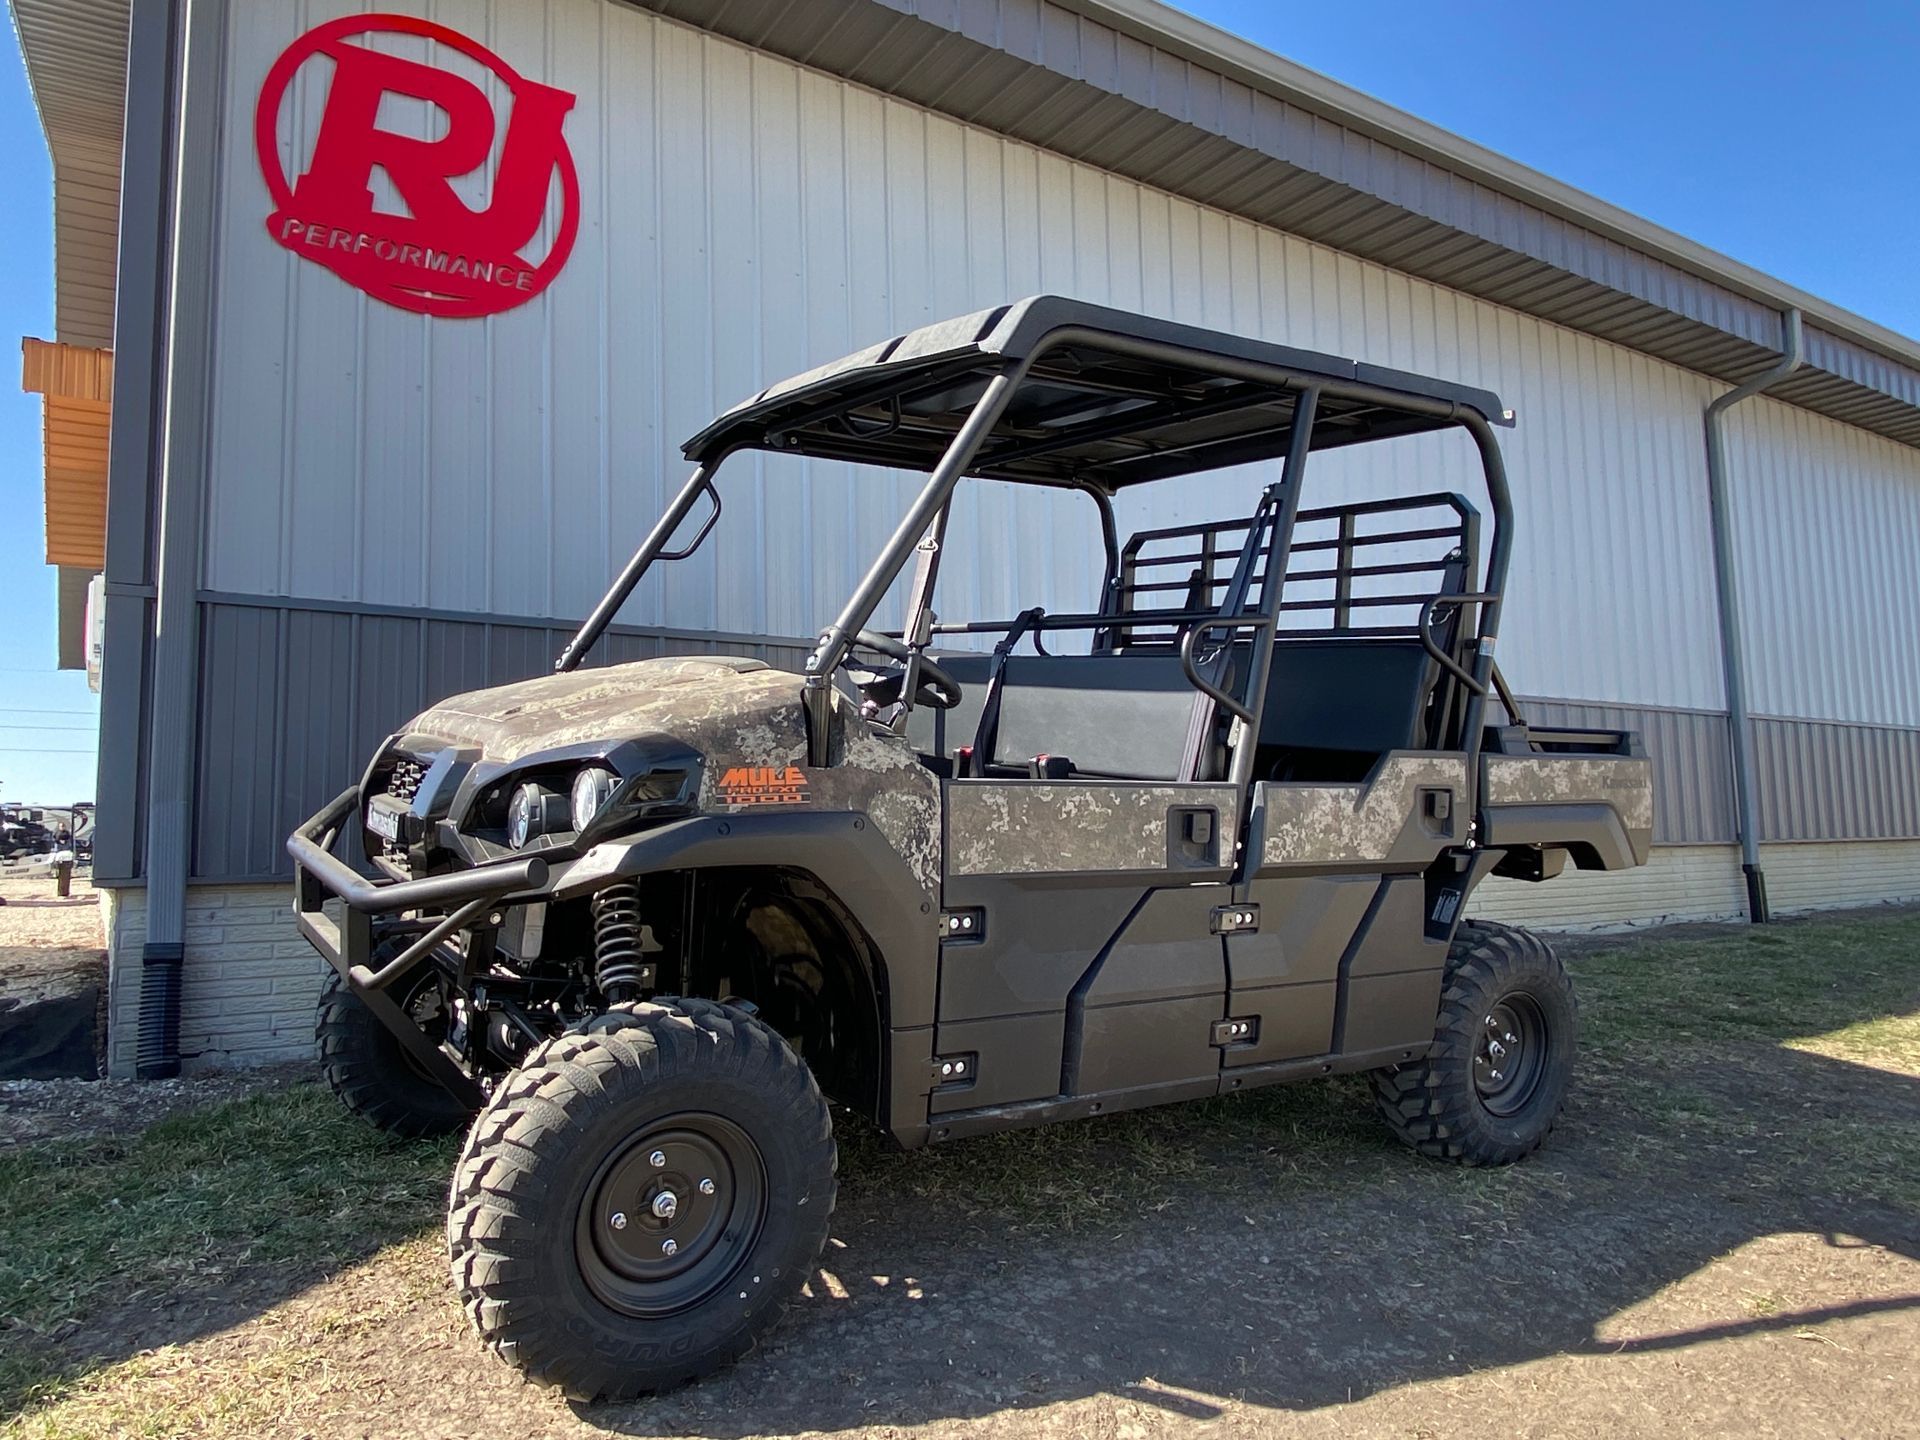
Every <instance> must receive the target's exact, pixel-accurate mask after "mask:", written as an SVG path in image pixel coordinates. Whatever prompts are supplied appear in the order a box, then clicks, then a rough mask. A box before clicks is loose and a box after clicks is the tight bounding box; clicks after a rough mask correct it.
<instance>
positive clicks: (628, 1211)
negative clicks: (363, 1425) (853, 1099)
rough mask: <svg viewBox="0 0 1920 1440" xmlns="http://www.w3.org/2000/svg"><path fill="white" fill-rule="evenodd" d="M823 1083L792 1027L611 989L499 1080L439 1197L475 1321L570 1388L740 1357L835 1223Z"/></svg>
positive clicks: (699, 1368)
mask: <svg viewBox="0 0 1920 1440" xmlns="http://www.w3.org/2000/svg"><path fill="white" fill-rule="evenodd" d="M835 1164H836V1154H835V1150H834V1143H833V1129H832V1124H831V1121H830V1119H829V1117H828V1114H827V1106H826V1101H825V1100H824V1099H823V1098H822V1097H821V1094H820V1090H819V1087H818V1086H816V1085H815V1084H814V1081H813V1077H812V1075H811V1074H810V1073H809V1072H808V1070H807V1068H806V1066H805V1065H804V1064H803V1063H801V1061H800V1058H799V1057H798V1056H797V1055H795V1054H794V1053H793V1051H792V1050H791V1049H790V1048H788V1046H787V1044H786V1042H785V1041H783V1040H782V1039H781V1038H780V1036H779V1035H778V1034H777V1033H775V1032H774V1031H773V1030H771V1029H769V1028H768V1027H767V1026H766V1025H764V1024H763V1023H761V1022H760V1021H759V1020H757V1019H754V1018H752V1017H750V1016H748V1015H746V1014H745V1013H743V1012H741V1011H738V1010H733V1009H730V1008H728V1007H726V1006H721V1005H716V1004H714V1003H712V1002H711V1001H703V1000H660V1001H657V1002H651V1003H647V1004H639V1005H627V1006H619V1007H616V1008H615V1009H614V1010H612V1011H609V1012H608V1013H606V1014H604V1015H600V1016H598V1017H596V1018H595V1019H593V1020H592V1021H590V1022H589V1023H588V1024H587V1025H586V1026H584V1027H582V1028H580V1029H578V1030H575V1031H573V1032H570V1033H568V1034H566V1035H562V1036H560V1037H558V1038H557V1039H554V1040H550V1041H548V1042H547V1043H546V1044H544V1045H542V1046H541V1047H540V1048H539V1049H537V1050H535V1051H534V1052H533V1054H532V1055H530V1056H529V1057H528V1058H527V1060H526V1062H525V1063H524V1064H523V1065H522V1066H521V1067H520V1068H519V1069H518V1070H516V1071H515V1072H514V1073H513V1074H512V1075H510V1076H508V1077H507V1078H506V1079H505V1080H504V1081H503V1082H502V1083H501V1085H500V1086H499V1087H498V1088H497V1089H496V1090H495V1092H494V1095H493V1098H492V1099H491V1100H490V1101H489V1102H488V1104H487V1107H486V1109H484V1110H483V1111H481V1113H480V1118H479V1119H478V1120H477V1121H476V1122H475V1123H474V1126H473V1129H472V1130H471V1131H470V1132H469V1134H468V1136H467V1144H466V1149H465V1151H464V1153H463V1154H462V1155H461V1157H460V1163H459V1166H458V1168H457V1169H456V1171H455V1173H454V1180H453V1190H452V1194H451V1195H450V1197H449V1199H448V1209H447V1242H448V1251H449V1255H450V1258H451V1260H452V1266H453V1278H454V1283H455V1285H456V1286H457V1287H458V1288H459V1290H460V1294H461V1298H462V1300H463V1301H464V1303H465V1305H466V1309H467V1314H468V1316H469V1318H470V1319H471V1320H472V1322H473V1325H474V1328H475V1329H476V1330H477V1331H478V1332H479V1334H480V1337H481V1339H482V1340H484V1341H485V1342H486V1343H487V1345H488V1346H489V1347H491V1348H492V1349H493V1350H494V1352H495V1353H496V1354H498V1355H500V1356H501V1357H502V1358H503V1359H505V1360H507V1361H509V1362H510V1363H512V1364H513V1365H515V1366H517V1367H518V1368H519V1369H521V1370H522V1371H524V1372H525V1373H526V1374H527V1375H528V1376H529V1377H530V1378H532V1379H535V1380H538V1381H541V1382H543V1383H546V1384H550V1385H555V1386H558V1387H560V1388H561V1389H564V1390H565V1391H567V1392H568V1393H569V1394H571V1395H574V1396H576V1397H578V1398H581V1399H619V1398H626V1397H630V1396H633V1395H637V1394H642V1393H646V1392H651V1391H658V1390H664V1389H668V1388H670V1387H672V1386H674V1385H677V1384H680V1383H682V1382H684V1381H686V1380H690V1379H693V1378H695V1377H696V1376H699V1375H703V1374H706V1373H707V1372H709V1371H711V1370H714V1369H716V1368H718V1367H719V1366H721V1365H724V1364H726V1363H728V1362H729V1361H731V1360H734V1359H737V1358H738V1357H739V1356H740V1355H742V1354H744V1353H745V1352H746V1351H747V1350H748V1349H750V1348H752V1346H753V1344H754V1342H755V1340H756V1339H757V1338H758V1337H759V1336H760V1335H761V1334H762V1333H764V1332H765V1330H766V1329H767V1328H768V1327H769V1326H770V1325H772V1324H773V1323H774V1322H775V1321H776V1320H778V1319H779V1317H780V1315H781V1314H782V1313H783V1312H784V1311H785V1309H786V1307H787V1305H788V1304H789V1303H791V1301H792V1298H793V1296H794V1294H795V1293H796V1292H797V1291H798V1290H799V1288H800V1286H801V1285H802V1284H803V1283H805V1281H806V1278H807V1275H808V1274H809V1272H810V1271H811V1269H812V1266H813V1262H814V1260H815V1259H816V1258H817V1257H818V1256H819V1254H820V1250H821V1247H822V1246H823V1245H825V1243H826V1238H827V1224H828V1219H829V1217H830V1216H831V1214H832V1212H833V1202H834V1193H835V1182H834V1169H835Z"/></svg>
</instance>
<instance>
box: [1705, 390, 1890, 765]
mask: <svg viewBox="0 0 1920 1440" xmlns="http://www.w3.org/2000/svg"><path fill="white" fill-rule="evenodd" d="M1727 460H1728V488H1729V494H1730V496H1731V500H1732V507H1731V508H1732V520H1733V532H1734V543H1735V549H1736V560H1737V566H1738V571H1739V581H1740V608H1741V613H1742V617H1743V620H1744V622H1745V630H1744V635H1745V642H1746V644H1745V648H1746V659H1747V669H1748V675H1749V680H1748V687H1749V701H1750V703H1751V705H1752V707H1753V709H1754V711H1755V712H1756V713H1758V714H1762V715H1776V716H1789V717H1796V718H1802V719H1808V720H1843V721H1851V722H1865V723H1867V724H1878V725H1896V726H1902V727H1907V728H1915V727H1920V643H1916V640H1915V637H1916V636H1920V467H1917V466H1916V465H1915V463H1914V462H1915V456H1914V453H1913V452H1912V451H1911V450H1909V449H1907V448H1906V447H1904V446H1901V445H1897V444H1895V443H1893V442H1892V441H1889V440H1885V439H1882V438H1881V437H1879V436H1875V435H1869V434H1867V433H1865V432H1863V431H1861V430H1858V429H1854V428H1852V427H1850V426H1845V425H1840V424H1838V423H1836V422H1834V421H1832V420H1828V419H1825V418H1824V417H1822V416H1818V415H1812V414H1809V413H1808V412H1807V411H1805V410H1800V409H1796V408H1794V407H1792V406H1789V405H1784V404H1781V403H1780V402H1778V401H1776V400H1774V399H1772V398H1771V397H1768V396H1762V397H1761V398H1759V399H1756V400H1750V401H1748V402H1746V403H1745V404H1743V405H1741V406H1739V407H1737V408H1736V409H1735V410H1733V411H1732V412H1731V413H1730V414H1729V415H1728V417H1727Z"/></svg>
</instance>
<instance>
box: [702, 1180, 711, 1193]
mask: <svg viewBox="0 0 1920 1440" xmlns="http://www.w3.org/2000/svg"><path fill="white" fill-rule="evenodd" d="M713 1190H714V1185H713V1182H712V1181H711V1180H702V1181H701V1182H700V1193H701V1194H702V1195H711V1194H713Z"/></svg>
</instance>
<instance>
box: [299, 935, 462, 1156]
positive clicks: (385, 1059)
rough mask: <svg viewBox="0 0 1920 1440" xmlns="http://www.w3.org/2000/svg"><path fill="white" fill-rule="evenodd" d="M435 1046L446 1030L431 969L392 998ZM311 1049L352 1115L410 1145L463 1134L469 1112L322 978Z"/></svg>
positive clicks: (355, 1001) (343, 991) (359, 1003)
mask: <svg viewBox="0 0 1920 1440" xmlns="http://www.w3.org/2000/svg"><path fill="white" fill-rule="evenodd" d="M397 1003H398V1004H399V1005H400V1008H401V1009H402V1010H405V1011H407V1013H408V1014H410V1015H412V1016H413V1017H414V1019H415V1020H416V1021H417V1022H418V1023H420V1024H421V1025H422V1027H423V1028H425V1029H426V1030H427V1033H428V1034H429V1035H430V1036H432V1037H433V1038H434V1039H435V1040H438V1039H439V1038H441V1036H442V1035H444V1034H445V1030H446V1017H445V1013H444V1012H445V997H444V995H443V994H442V993H441V991H440V988H439V981H438V978H437V976H435V974H434V973H433V972H432V970H431V969H428V970H427V971H425V972H423V975H422V979H421V980H420V981H418V982H416V983H415V984H414V985H413V986H412V987H411V988H410V989H408V990H406V991H404V992H403V993H401V994H400V995H399V996H398V997H397ZM313 1040H314V1047H315V1048H316V1049H317V1050H318V1051H319V1054H320V1074H321V1076H322V1077H323V1078H324V1079H325V1080H326V1082H327V1086H328V1088H329V1089H331V1090H332V1091H333V1093H334V1094H335V1095H337V1096H339V1098H340V1103H341V1104H343V1105H345V1106H346V1107H347V1109H349V1110H351V1111H352V1112H353V1113H354V1114H355V1115H358V1116H359V1117H360V1118H361V1119H362V1120H366V1121H368V1122H370V1123H371V1124H374V1125H378V1126H379V1127H380V1128H381V1129H382V1130H387V1131H391V1132H392V1133H393V1134H395V1135H404V1136H406V1137H408V1138H410V1139H413V1138H418V1137H420V1136H425V1135H452V1134H454V1133H455V1132H456V1131H459V1130H464V1129H465V1128H466V1126H467V1123H468V1122H469V1121H470V1120H472V1119H473V1112H472V1111H471V1110H469V1109H468V1108H467V1107H466V1106H465V1105H464V1104H463V1103H461V1102H460V1101H459V1100H456V1099H455V1098H454V1097H453V1096H452V1095H451V1094H449V1093H448V1091H447V1089H446V1087H445V1086H443V1085H441V1084H440V1083H439V1082H438V1081H437V1080H435V1079H433V1078H432V1076H430V1075H429V1074H427V1073H426V1072H425V1070H424V1069H422V1068H421V1067H420V1065H419V1064H418V1063H417V1062H415V1060H414V1058H413V1057H412V1056H411V1055H409V1054H408V1053H407V1051H406V1048H405V1047H404V1046H403V1045H401V1043H400V1041H399V1039H398V1038H397V1037H396V1036H395V1035H394V1034H393V1032H392V1031H391V1030H389V1029H387V1027H386V1026H385V1025H382V1024H381V1023H380V1021H379V1019H378V1018H377V1017H376V1016H375V1015H374V1013H373V1011H371V1010H369V1009H368V1008H367V1006H366V1002H364V1001H363V1000H361V998H360V997H359V996H358V995H356V994H354V993H353V991H352V990H351V989H350V988H348V986H347V982H346V981H344V980H342V979H341V978H340V976H339V973H338V972H336V971H332V970H329V971H328V972H327V981H326V984H325V985H324V986H322V987H321V990H320V1004H319V1008H318V1009H317V1010H316V1011H315V1012H314V1020H313Z"/></svg>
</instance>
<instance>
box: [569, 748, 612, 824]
mask: <svg viewBox="0 0 1920 1440" xmlns="http://www.w3.org/2000/svg"><path fill="white" fill-rule="evenodd" d="M619 784H620V777H619V776H618V775H616V774H614V773H613V771H611V770H608V769H605V768H604V767H602V766H599V765H589V766H587V768H586V769H584V770H582V771H581V772H580V773H579V774H578V775H576V776H574V777H573V804H572V810H573V828H574V830H575V832H576V833H577V832H579V831H581V830H584V829H586V828H587V826H589V825H591V824H592V823H593V820H594V817H595V816H596V815H598V814H599V813H600V811H601V810H602V808H604V807H605V805H606V803H607V801H609V800H611V799H612V798H613V792H614V790H615V789H616V788H617V787H618V786H619Z"/></svg>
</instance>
